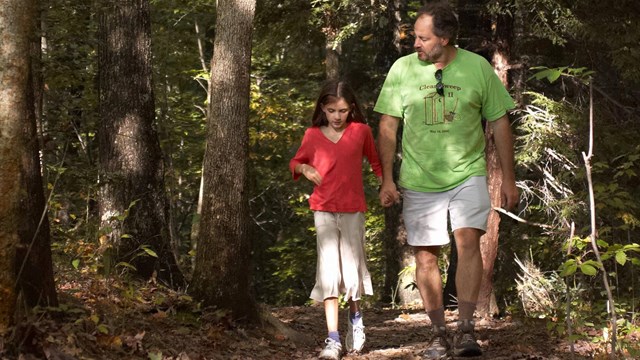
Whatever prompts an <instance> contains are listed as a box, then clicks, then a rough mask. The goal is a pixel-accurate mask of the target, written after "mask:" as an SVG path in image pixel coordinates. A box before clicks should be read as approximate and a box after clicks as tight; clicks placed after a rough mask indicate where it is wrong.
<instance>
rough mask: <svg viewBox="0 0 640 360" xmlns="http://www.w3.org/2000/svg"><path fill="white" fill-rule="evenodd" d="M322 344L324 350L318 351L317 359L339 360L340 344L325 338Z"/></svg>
mask: <svg viewBox="0 0 640 360" xmlns="http://www.w3.org/2000/svg"><path fill="white" fill-rule="evenodd" d="M324 343H325V345H324V349H322V351H320V356H318V358H319V359H325V360H340V353H342V344H340V343H339V342H337V341H335V340H333V339H332V338H327V339H326V340H325V341H324Z"/></svg>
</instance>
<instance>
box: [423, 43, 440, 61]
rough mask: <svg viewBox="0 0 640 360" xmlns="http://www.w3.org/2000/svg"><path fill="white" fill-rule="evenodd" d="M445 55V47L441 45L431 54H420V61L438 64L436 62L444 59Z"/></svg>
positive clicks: (433, 49)
mask: <svg viewBox="0 0 640 360" xmlns="http://www.w3.org/2000/svg"><path fill="white" fill-rule="evenodd" d="M443 53H444V47H443V46H442V45H440V44H437V45H436V46H434V47H433V48H432V49H431V51H429V52H419V53H418V59H420V60H422V61H428V62H436V60H438V59H440V57H442V54H443Z"/></svg>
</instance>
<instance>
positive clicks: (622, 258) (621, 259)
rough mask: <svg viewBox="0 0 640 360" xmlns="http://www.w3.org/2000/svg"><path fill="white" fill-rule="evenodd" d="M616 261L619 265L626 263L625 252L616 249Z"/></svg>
mask: <svg viewBox="0 0 640 360" xmlns="http://www.w3.org/2000/svg"><path fill="white" fill-rule="evenodd" d="M616 261H617V262H618V264H620V265H624V264H626V263H627V254H626V253H625V252H624V251H618V252H617V253H616Z"/></svg>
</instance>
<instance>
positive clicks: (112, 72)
mask: <svg viewBox="0 0 640 360" xmlns="http://www.w3.org/2000/svg"><path fill="white" fill-rule="evenodd" d="M99 40H100V41H99V48H98V61H99V89H100V117H101V124H100V130H99V133H98V138H99V149H100V169H99V170H100V178H99V184H100V189H99V212H100V221H101V227H102V232H103V234H104V236H103V237H102V239H103V243H104V244H106V246H105V248H104V250H106V252H105V267H106V269H105V270H106V271H107V272H111V271H113V270H114V269H113V266H112V265H111V264H114V263H115V262H120V261H124V262H126V263H129V264H131V265H133V266H135V268H136V272H137V274H138V275H139V276H140V277H142V278H145V279H147V278H150V277H152V276H154V275H157V276H158V278H159V279H162V280H164V281H165V282H167V283H169V284H170V285H173V286H182V285H183V284H184V278H183V276H182V274H181V272H180V271H179V269H178V267H177V262H176V259H175V257H174V255H173V252H172V251H171V245H170V237H169V234H170V232H169V229H168V224H167V219H168V202H167V198H166V194H165V193H164V169H163V162H162V156H161V150H160V144H159V140H158V135H157V133H156V130H155V129H154V119H155V108H154V107H155V104H154V94H153V87H152V80H151V77H152V66H151V59H152V58H151V29H150V17H149V2H148V0H109V1H107V2H105V3H103V4H101V13H100V21H99ZM147 250H148V251H147ZM154 253H155V255H157V258H156V257H155V256H154Z"/></svg>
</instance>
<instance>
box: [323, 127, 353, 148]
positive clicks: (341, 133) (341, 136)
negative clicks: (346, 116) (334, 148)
mask: <svg viewBox="0 0 640 360" xmlns="http://www.w3.org/2000/svg"><path fill="white" fill-rule="evenodd" d="M350 126H351V123H350V122H348V123H347V124H346V126H345V127H344V129H343V130H342V131H341V132H340V137H338V139H336V141H333V140H332V139H330V138H329V137H328V136H327V135H326V134H325V133H324V131H322V127H319V128H318V130H320V134H321V135H322V137H323V138H325V139H327V141H329V142H330V143H332V144H338V143H339V142H340V140H342V138H343V137H344V134H345V132H347V129H349V127H350ZM327 128H330V127H329V126H328V125H327Z"/></svg>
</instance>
